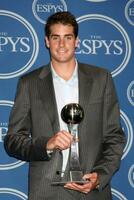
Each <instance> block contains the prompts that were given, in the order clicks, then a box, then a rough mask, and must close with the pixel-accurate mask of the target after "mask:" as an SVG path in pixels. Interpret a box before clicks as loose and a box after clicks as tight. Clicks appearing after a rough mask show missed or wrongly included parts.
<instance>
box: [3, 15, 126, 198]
mask: <svg viewBox="0 0 134 200" xmlns="http://www.w3.org/2000/svg"><path fill="white" fill-rule="evenodd" d="M45 32H46V37H45V41H46V46H47V48H48V49H49V51H50V57H51V62H50V63H49V64H48V65H47V66H43V67H41V68H39V69H36V70H35V71H33V72H31V73H29V74H27V75H24V76H23V77H21V79H20V80H19V83H18V88H17V93H16V98H15V104H14V107H13V109H12V112H11V115H10V120H9V129H8V134H7V136H6V137H5V140H4V145H5V149H6V151H7V153H8V154H9V155H10V156H13V157H15V158H17V159H21V160H25V161H28V162H29V194H28V196H29V200H84V199H85V200H111V199H112V197H111V190H110V180H111V178H112V176H113V174H114V173H115V172H116V171H117V170H118V169H119V165H120V160H121V156H122V153H123V148H124V144H125V137H124V133H123V131H122V129H121V125H120V120H119V118H120V117H119V116H120V113H119V105H118V100H117V96H116V92H115V88H114V84H113V81H112V78H111V75H110V73H109V72H108V71H107V70H105V69H102V68H98V67H95V66H91V65H87V64H82V63H79V62H78V61H77V60H76V59H75V48H77V46H78V43H79V39H78V24H77V22H76V20H75V18H74V16H73V15H72V14H71V13H69V12H60V13H56V14H54V15H52V16H50V17H49V18H48V21H47V24H46V27H45ZM72 102H75V103H78V102H79V103H80V105H81V106H82V107H83V109H84V111H85V117H84V120H83V121H82V123H81V124H80V125H79V129H78V133H77V134H78V138H79V140H78V148H79V159H80V163H81V167H82V169H83V172H84V176H83V178H84V179H86V180H88V182H87V183H85V184H83V185H80V184H76V183H72V182H71V183H67V184H65V185H64V186H61V185H57V186H54V185H52V181H53V180H54V179H55V178H59V176H60V177H61V176H62V173H57V172H60V171H61V172H62V171H65V173H66V172H67V170H68V150H69V148H70V145H71V143H72V140H73V138H72V136H71V134H70V133H69V132H68V130H67V127H66V124H65V123H64V122H63V121H62V120H61V117H60V112H61V109H62V107H63V106H64V105H65V104H67V103H72ZM63 176H64V175H63Z"/></svg>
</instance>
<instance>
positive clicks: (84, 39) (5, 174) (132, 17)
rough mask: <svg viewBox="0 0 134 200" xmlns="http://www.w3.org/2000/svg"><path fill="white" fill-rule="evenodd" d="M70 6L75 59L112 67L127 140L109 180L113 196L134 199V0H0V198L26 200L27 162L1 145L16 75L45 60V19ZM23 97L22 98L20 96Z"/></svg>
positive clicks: (114, 197)
mask: <svg viewBox="0 0 134 200" xmlns="http://www.w3.org/2000/svg"><path fill="white" fill-rule="evenodd" d="M58 11H70V12H72V13H73V14H74V15H75V16H76V19H77V21H78V23H79V27H80V31H79V38H80V43H79V46H78V48H77V50H76V57H77V58H78V60H79V61H81V62H85V63H90V64H94V65H97V66H101V67H104V68H106V69H108V70H110V71H111V74H112V76H113V79H114V82H115V86H116V90H117V95H118V98H119V102H120V117H121V123H122V127H123V129H124V131H125V134H126V138H127V143H126V146H125V148H124V154H123V156H122V162H121V168H120V170H119V171H118V172H117V173H116V174H115V176H114V177H113V179H112V195H113V200H133V198H134V142H133V129H134V125H133V124H134V56H133V55H134V0H75V1H71V0H21V1H18V0H4V1H2V0H0V200H10V199H12V200H21V199H23V200H26V199H27V181H28V180H27V179H28V177H27V174H28V163H26V162H22V161H20V160H16V159H14V158H11V157H9V156H8V155H7V154H6V152H5V150H4V147H3V139H4V136H5V135H6V133H7V130H8V121H9V114H10V111H11V109H12V106H13V104H14V96H15V91H16V85H17V81H18V79H19V77H20V76H21V75H23V74H25V73H28V72H30V71H32V70H34V69H36V68H38V67H40V66H42V65H44V64H47V63H48V62H49V53H48V50H47V49H46V47H45V44H44V24H45V23H46V19H47V17H48V16H49V15H51V14H53V13H55V12H58ZM22 101H23V99H22Z"/></svg>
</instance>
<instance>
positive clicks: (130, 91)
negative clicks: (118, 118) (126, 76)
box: [127, 81, 134, 106]
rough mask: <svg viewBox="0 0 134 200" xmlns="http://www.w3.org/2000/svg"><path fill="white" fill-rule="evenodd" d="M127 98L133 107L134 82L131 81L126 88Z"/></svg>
mask: <svg viewBox="0 0 134 200" xmlns="http://www.w3.org/2000/svg"><path fill="white" fill-rule="evenodd" d="M127 98H128V100H129V102H130V103H131V104H132V106H134V81H132V82H131V83H130V84H129V86H128V88H127Z"/></svg>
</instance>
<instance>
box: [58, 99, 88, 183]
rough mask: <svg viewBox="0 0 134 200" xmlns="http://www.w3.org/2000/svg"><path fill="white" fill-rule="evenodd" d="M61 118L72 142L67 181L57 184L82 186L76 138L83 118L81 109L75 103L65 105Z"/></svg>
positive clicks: (83, 181)
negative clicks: (77, 184) (71, 137)
mask: <svg viewBox="0 0 134 200" xmlns="http://www.w3.org/2000/svg"><path fill="white" fill-rule="evenodd" d="M61 118H62V120H63V121H64V122H65V123H66V124H67V126H68V130H69V132H70V134H72V136H73V142H72V144H71V147H70V154H69V166H70V168H69V177H68V178H67V180H64V181H61V183H60V182H58V184H65V183H67V182H76V183H79V184H83V183H85V182H87V181H86V180H83V179H82V177H83V172H82V170H81V166H80V162H79V153H78V144H77V143H78V138H77V130H78V124H79V123H80V122H81V121H82V120H83V118H84V111H83V108H82V107H81V106H80V105H79V104H77V103H70V104H67V105H65V106H64V107H63V108H62V111H61Z"/></svg>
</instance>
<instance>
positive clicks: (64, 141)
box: [46, 130, 73, 150]
mask: <svg viewBox="0 0 134 200" xmlns="http://www.w3.org/2000/svg"><path fill="white" fill-rule="evenodd" d="M72 141H73V136H72V135H71V134H70V133H69V132H67V131H64V130H63V131H59V132H58V133H56V134H55V135H54V136H53V137H51V138H50V139H49V140H48V142H47V146H46V148H47V150H54V149H59V150H64V149H68V148H70V146H71V143H72Z"/></svg>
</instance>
